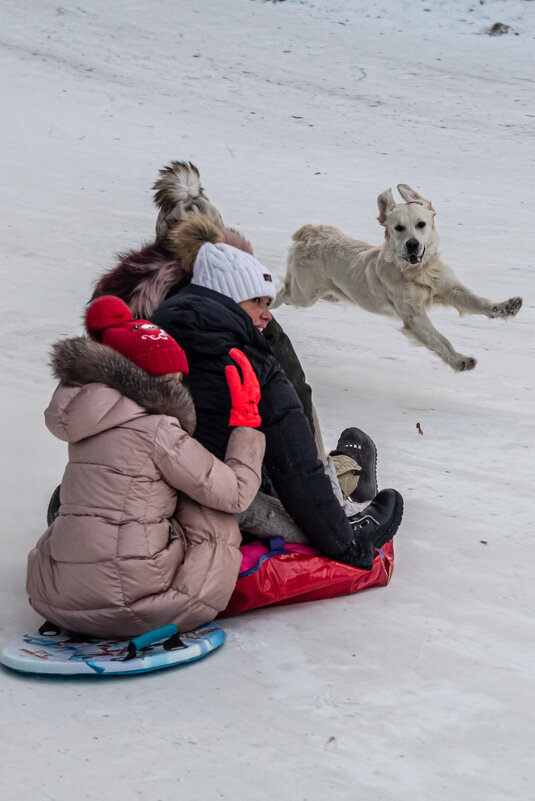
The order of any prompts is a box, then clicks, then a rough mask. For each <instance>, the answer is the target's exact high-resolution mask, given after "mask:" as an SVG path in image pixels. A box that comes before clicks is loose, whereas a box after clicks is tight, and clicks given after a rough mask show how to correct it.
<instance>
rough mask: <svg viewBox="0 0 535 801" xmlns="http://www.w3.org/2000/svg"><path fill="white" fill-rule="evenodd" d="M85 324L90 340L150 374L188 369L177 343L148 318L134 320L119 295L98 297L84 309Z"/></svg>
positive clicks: (184, 356) (184, 355) (181, 371)
mask: <svg viewBox="0 0 535 801" xmlns="http://www.w3.org/2000/svg"><path fill="white" fill-rule="evenodd" d="M85 326H86V328H87V333H88V334H89V336H90V337H91V338H92V339H96V340H97V342H102V344H103V345H108V346H109V347H110V348H114V349H115V350H117V351H119V353H122V355H123V356H126V358H127V359H130V361H131V362H134V364H137V366H138V367H141V369H142V370H145V371H146V372H147V373H151V375H165V374H166V373H187V372H188V362H187V359H186V354H185V353H184V351H183V350H182V348H181V347H180V345H178V344H177V343H176V342H175V340H174V339H173V338H172V337H170V336H169V334H166V333H165V331H162V329H161V328H158V326H157V325H153V324H152V323H150V322H149V321H148V320H134V318H133V317H132V314H131V312H130V309H129V308H128V306H127V305H126V303H124V301H122V300H121V299H120V298H116V297H114V296H113V295H103V296H102V297H100V298H97V300H95V301H94V302H93V303H92V304H91V306H90V307H89V308H88V310H87V313H86V316H85Z"/></svg>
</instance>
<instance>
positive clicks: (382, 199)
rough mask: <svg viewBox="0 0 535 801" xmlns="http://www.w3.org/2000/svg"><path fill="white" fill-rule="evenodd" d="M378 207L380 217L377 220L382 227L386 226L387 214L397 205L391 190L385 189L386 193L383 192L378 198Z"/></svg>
mask: <svg viewBox="0 0 535 801" xmlns="http://www.w3.org/2000/svg"><path fill="white" fill-rule="evenodd" d="M377 205H378V206H379V216H378V217H377V219H378V220H379V222H380V223H381V225H384V224H385V223H386V215H387V213H388V212H389V211H390V210H391V209H393V208H394V206H395V205H396V204H395V202H394V196H393V194H392V190H391V189H385V191H384V192H381V194H380V195H379V197H378V198H377Z"/></svg>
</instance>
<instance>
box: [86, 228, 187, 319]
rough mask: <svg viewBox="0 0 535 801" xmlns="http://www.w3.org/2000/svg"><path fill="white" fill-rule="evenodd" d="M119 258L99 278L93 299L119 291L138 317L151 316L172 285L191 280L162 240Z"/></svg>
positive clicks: (133, 313)
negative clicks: (116, 263) (110, 268)
mask: <svg viewBox="0 0 535 801" xmlns="http://www.w3.org/2000/svg"><path fill="white" fill-rule="evenodd" d="M119 258H120V259H121V261H120V262H119V264H118V265H117V266H116V267H114V268H113V269H112V270H110V271H109V272H107V273H105V274H104V275H103V276H101V278H99V280H98V281H97V283H96V285H95V289H94V290H93V294H92V295H91V299H90V302H92V301H93V300H95V299H96V298H99V297H100V296H101V295H116V297H118V298H121V300H124V302H125V303H126V304H127V305H128V307H129V308H130V311H131V312H132V316H133V317H134V318H135V319H141V318H143V319H144V318H147V317H150V315H151V314H152V313H153V312H154V311H155V310H156V309H157V308H158V306H159V305H160V303H161V302H162V300H163V299H164V298H165V296H166V295H167V293H168V292H169V290H170V289H171V287H172V286H174V285H175V284H178V283H180V281H182V280H184V281H185V282H186V281H187V280H189V276H188V277H186V274H185V272H184V270H183V269H182V267H181V265H180V262H179V261H177V260H176V259H175V258H174V256H173V255H172V254H171V253H169V251H168V250H167V248H165V247H164V246H163V244H162V243H160V242H154V243H153V244H152V245H147V246H146V247H144V248H143V249H142V250H140V251H137V252H136V251H130V253H125V254H122V255H120V256H119Z"/></svg>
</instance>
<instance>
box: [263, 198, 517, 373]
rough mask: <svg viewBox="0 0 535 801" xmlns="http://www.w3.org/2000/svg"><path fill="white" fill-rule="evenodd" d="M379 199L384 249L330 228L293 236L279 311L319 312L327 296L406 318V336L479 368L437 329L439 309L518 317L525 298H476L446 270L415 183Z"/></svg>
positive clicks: (307, 228)
mask: <svg viewBox="0 0 535 801" xmlns="http://www.w3.org/2000/svg"><path fill="white" fill-rule="evenodd" d="M398 191H399V193H400V195H401V196H402V198H403V200H405V201H406V202H405V203H395V201H394V198H393V195H392V190H391V189H387V190H386V191H385V192H383V193H382V194H380V195H379V197H378V198H377V203H378V205H379V217H378V220H379V222H380V224H381V225H383V226H384V229H385V241H384V243H383V244H382V245H381V247H374V246H372V245H368V244H367V243H366V242H359V241H358V240H356V239H351V238H350V237H348V236H346V235H345V234H343V233H342V232H341V231H339V230H338V228H333V227H331V226H329V225H304V226H303V227H302V228H300V229H299V230H298V231H296V233H295V234H294V235H293V244H292V246H291V247H290V252H289V255H288V262H287V272H286V277H285V279H284V284H283V287H282V289H281V290H280V292H279V294H278V295H277V299H276V302H275V304H274V306H278V305H280V304H281V303H290V304H292V305H294V306H311V305H312V304H313V303H315V302H316V301H317V300H319V299H320V298H323V299H325V300H332V301H336V300H346V301H349V302H350V303H356V304H357V305H359V306H362V308H363V309H366V310H367V311H370V312H373V313H374V314H388V315H394V316H398V317H399V318H400V319H401V320H402V321H403V323H404V330H405V332H406V333H410V334H412V335H413V336H414V337H416V339H418V340H419V341H420V342H421V343H423V344H424V345H426V346H427V347H428V348H429V349H430V350H433V351H435V353H437V354H438V355H439V356H440V358H441V359H443V360H444V361H445V362H446V363H447V364H449V365H450V367H453V369H454V370H472V369H473V368H474V367H475V365H476V360H475V359H474V358H473V357H471V356H463V355H462V354H461V353H457V351H456V350H454V348H453V346H452V344H451V342H449V341H448V340H447V339H446V337H445V336H443V335H442V334H441V333H440V332H439V331H437V329H436V328H435V327H434V326H433V324H432V323H431V321H430V319H429V317H428V316H427V310H428V309H430V308H431V306H433V304H442V305H444V306H453V307H454V308H455V309H457V310H458V312H459V314H485V315H486V316H487V317H511V316H513V315H515V314H516V313H517V312H518V310H519V309H520V307H521V306H522V298H518V297H516V298H510V299H509V300H506V301H504V302H503V303H493V302H492V301H490V300H487V299H486V298H481V297H479V296H478V295H475V294H474V293H473V292H471V291H470V290H469V289H468V288H467V287H465V286H463V284H462V283H461V282H460V281H459V279H458V278H457V276H456V275H455V273H454V272H453V270H452V269H451V268H450V267H448V266H447V265H446V264H444V263H443V262H442V261H441V259H440V255H439V253H438V251H437V247H438V235H437V232H436V230H435V220H434V218H435V210H434V209H433V206H432V205H431V203H430V202H429V200H425V199H424V198H423V197H420V195H419V194H418V193H417V192H415V191H414V189H411V187H410V186H407V184H399V185H398Z"/></svg>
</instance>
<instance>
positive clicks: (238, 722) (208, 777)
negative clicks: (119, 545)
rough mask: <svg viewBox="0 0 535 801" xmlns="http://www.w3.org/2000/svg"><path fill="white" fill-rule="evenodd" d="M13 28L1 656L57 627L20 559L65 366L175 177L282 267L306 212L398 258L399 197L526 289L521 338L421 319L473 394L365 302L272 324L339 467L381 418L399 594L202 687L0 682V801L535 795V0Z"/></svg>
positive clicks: (82, 9)
mask: <svg viewBox="0 0 535 801" xmlns="http://www.w3.org/2000/svg"><path fill="white" fill-rule="evenodd" d="M1 17H2V25H1V38H0V69H1V75H2V110H3V113H2V125H1V126H0V154H1V155H0V159H1V169H2V176H3V180H2V187H1V190H0V191H1V196H2V201H3V204H2V216H1V225H2V239H3V253H4V256H3V265H4V266H3V268H2V309H1V317H0V319H1V343H2V347H1V353H0V360H1V370H2V400H1V403H2V416H1V431H0V442H1V444H2V448H1V450H2V468H1V470H2V472H1V476H2V490H3V492H2V496H3V502H2V507H1V521H2V546H3V547H2V561H1V568H0V569H1V584H0V593H1V595H0V603H1V608H2V616H1V630H0V633H1V640H2V643H3V642H7V641H8V640H9V639H11V638H13V637H14V636H16V635H18V634H19V633H20V632H23V631H29V630H32V629H34V628H35V626H36V625H38V623H39V621H38V618H37V616H36V615H35V614H34V613H33V612H32V610H31V608H30V607H29V606H28V604H27V599H26V594H25V589H24V578H25V564H26V555H27V552H28V551H29V550H30V548H31V547H32V546H33V544H34V543H35V541H36V539H37V538H38V536H39V535H40V534H41V533H42V531H43V529H44V527H45V510H46V506H47V503H48V499H49V496H50V494H51V492H52V490H53V489H54V487H55V486H56V484H57V483H58V482H59V480H60V478H61V474H62V471H63V466H64V462H65V457H66V453H65V448H64V446H63V445H62V444H61V443H59V442H57V441H55V440H54V439H53V437H51V435H50V434H48V432H47V431H46V429H45V427H44V423H43V417H42V412H43V409H44V407H45V406H46V405H47V403H48V400H49V396H50V394H51V392H52V390H53V380H52V378H51V375H50V372H49V368H48V366H47V364H46V362H47V352H48V350H49V347H50V344H51V343H52V342H53V341H54V340H56V339H58V338H60V337H62V336H70V335H73V334H76V333H79V332H81V315H82V309H83V306H84V304H85V302H86V301H87V299H88V296H89V293H90V289H91V286H92V283H93V282H94V280H95V278H96V277H97V276H98V275H99V274H100V273H101V272H102V271H103V270H104V269H106V268H108V267H111V266H112V265H113V264H114V260H115V258H114V254H115V253H116V252H118V251H122V250H126V249H130V248H135V247H137V246H138V245H141V244H142V243H143V242H146V241H148V240H150V238H151V236H152V232H153V226H154V221H155V211H154V207H153V205H152V199H151V191H150V190H151V185H152V183H153V181H154V180H155V179H156V177H157V174H158V169H159V168H160V167H162V166H163V165H164V164H166V163H168V162H169V161H170V160H171V159H179V160H184V159H186V160H191V161H193V162H194V163H195V164H196V165H197V166H198V167H199V169H200V172H201V178H202V183H203V185H204V186H205V188H206V190H207V193H208V196H209V197H210V199H211V200H212V201H213V202H214V203H215V204H216V205H217V207H218V208H219V209H220V211H221V213H222V214H223V217H224V219H225V222H226V223H227V224H229V225H233V226H236V227H238V228H239V229H240V230H241V231H242V232H243V233H244V234H245V235H246V236H248V237H249V238H250V240H251V241H252V243H253V245H254V247H255V251H256V254H257V256H258V257H259V258H261V259H262V260H263V261H264V262H265V263H266V264H269V265H270V266H271V267H272V268H273V269H274V271H275V272H276V273H277V274H279V275H282V274H283V272H284V262H285V255H286V250H287V247H288V245H289V242H290V239H291V234H292V232H293V231H294V230H295V229H296V228H297V227H299V226H300V225H302V224H304V223H306V222H317V223H319V222H324V223H329V224H333V225H336V226H338V227H340V228H342V229H343V230H344V231H346V232H347V233H348V234H352V235H354V236H356V237H358V238H362V239H366V240H368V241H370V242H373V243H379V242H380V240H381V236H382V230H381V229H380V227H379V226H378V224H377V221H376V219H375V218H376V216H377V206H376V197H377V195H378V194H379V193H380V192H381V191H383V190H384V189H386V188H387V187H389V186H393V187H395V185H396V184H397V183H409V184H410V185H411V186H413V187H415V188H416V189H417V190H418V191H420V192H421V193H422V194H423V195H424V196H426V197H429V198H430V199H431V200H432V201H433V203H434V205H435V208H436V209H437V211H438V214H437V226H438V229H439V232H440V234H441V242H442V253H443V256H444V258H445V260H446V261H447V262H448V263H450V264H451V265H452V266H453V267H454V269H455V270H456V271H457V272H458V274H459V275H460V277H461V278H462V279H463V280H464V281H465V282H466V283H467V284H468V285H469V286H471V287H472V288H473V289H474V290H476V291H477V292H479V293H480V294H483V295H485V296H487V297H491V298H492V299H494V300H504V299H506V298H508V297H511V296H512V295H517V294H518V295H521V296H523V298H524V306H523V308H522V310H521V312H520V313H519V315H518V317H516V318H515V319H513V320H511V321H507V322H502V321H499V320H487V319H485V318H479V317H464V318H462V319H461V318H459V317H458V316H457V314H456V313H455V312H454V311H453V310H451V309H438V310H436V311H434V312H433V313H432V318H433V320H434V322H435V323H436V324H437V325H438V327H439V328H440V329H441V331H442V332H443V333H445V334H446V336H448V338H450V339H451V340H452V342H453V343H454V345H455V346H456V347H457V349H458V350H460V351H461V352H463V353H467V354H469V355H474V356H475V357H476V358H477V359H478V365H477V368H476V369H475V371H474V372H472V373H465V374H456V373H454V372H453V371H452V370H451V369H450V368H448V367H447V366H446V365H445V364H443V363H442V362H441V361H440V360H439V359H438V357H436V356H435V355H434V354H432V353H431V352H429V351H428V350H427V349H425V348H415V347H414V346H413V345H411V344H410V342H409V341H408V340H407V339H406V338H405V337H403V336H402V335H401V334H400V332H399V325H398V324H397V323H396V322H395V321H393V320H388V319H383V318H379V317H374V316H372V315H370V314H367V313H365V312H364V311H361V310H360V309H358V308H356V307H351V306H344V305H337V304H329V303H326V302H322V303H318V304H317V305H315V306H313V307H312V308H310V309H301V310H295V309H292V308H290V307H284V308H282V309H280V310H278V311H277V317H278V319H279V320H280V322H281V323H282V324H283V326H284V328H285V329H286V330H287V332H288V333H289V334H290V336H291V337H292V340H293V342H294V345H295V347H296V350H297V351H298V353H299V355H300V357H301V358H302V362H303V365H304V366H305V369H306V372H307V376H308V379H309V381H310V383H311V384H312V386H313V390H314V397H315V402H316V405H317V407H318V411H319V414H320V418H321V421H322V426H323V430H324V435H325V438H326V441H327V445H328V447H332V446H333V445H334V444H335V442H336V438H337V436H338V434H339V432H340V431H341V430H342V428H344V427H346V426H348V425H357V426H360V427H362V428H364V429H365V430H367V431H368V432H369V433H370V434H371V435H372V436H373V437H374V439H375V441H376V443H377V446H378V450H379V479H380V484H381V486H382V487H385V486H394V487H396V488H398V489H399V490H400V491H401V492H402V493H403V495H404V497H405V503H406V511H405V517H404V521H403V524H402V526H401V528H400V530H399V533H398V535H397V536H396V541H395V547H396V564H395V570H394V575H393V578H392V581H391V583H390V585H389V586H388V587H387V588H384V589H376V590H371V591H369V592H365V593H362V594H359V595H355V596H351V597H345V598H338V599H334V600H331V601H324V602H321V603H313V604H303V605H297V606H293V607H286V608H278V609H272V610H264V611H256V612H253V613H249V614H247V615H244V616H241V617H237V618H233V619H230V620H227V621H225V623H224V627H225V629H226V631H227V633H228V638H227V643H226V645H225V647H224V648H223V649H222V650H221V651H220V652H217V653H216V654H214V655H213V656H212V657H210V658H208V659H206V660H205V661H201V662H199V663H196V664H194V665H192V666H189V667H186V668H184V669H179V670H170V671H163V672H161V673H156V674H151V675H150V676H140V677H136V678H131V679H117V680H113V679H110V680H109V681H107V680H101V681H99V680H85V679H81V680H74V681H72V680H70V681H67V680H61V679H59V680H53V679H35V678H25V677H24V676H19V675H17V674H15V673H10V672H9V671H7V670H5V669H4V670H2V671H1V673H0V691H1V696H0V697H1V703H2V716H3V722H4V727H3V735H2V749H1V753H2V756H1V758H0V775H1V776H2V785H3V787H4V794H5V798H9V799H17V801H46V800H47V799H53V801H67V800H68V799H69V801H70V799H71V798H77V799H82V800H83V799H89V800H90V801H96V800H97V799H98V800H99V801H116V799H138V800H139V801H175V799H188V800H189V799H193V798H200V799H202V801H216V800H217V799H232V801H236V800H241V799H252V800H253V801H264V800H265V801H268V800H269V801H271V799H275V798H276V799H281V801H323V800H324V799H328V801H339V800H340V801H346V799H359V801H372V799H373V801H415V799H417V800H418V801H420V799H421V800H422V801H423V800H424V799H425V800H426V801H427V800H428V799H432V800H433V801H451V800H452V799H455V801H505V800H506V799H507V801H530V799H533V798H535V790H534V789H533V781H534V778H535V775H534V774H535V770H534V764H533V758H532V757H533V754H532V743H533V739H534V736H535V732H534V724H533V702H534V672H533V661H534V658H533V641H534V636H533V635H534V622H533V617H534V616H533V611H534V605H533V591H532V586H533V557H532V553H533V517H534V511H535V510H534V503H533V495H534V493H533V485H532V482H533V478H534V474H535V471H534V468H535V465H534V463H533V432H534V426H533V410H534V400H535V397H534V396H535V393H534V372H535V371H534V357H533V325H534V318H535V314H534V304H533V286H534V281H533V277H532V269H533V242H532V240H533V235H532V231H533V202H532V197H533V186H534V184H535V174H534V169H533V167H534V147H533V130H534V122H535V104H534V80H535V79H534V71H533V66H534V63H535V62H534V58H533V56H534V44H535V2H530V1H529V0H479V2H477V1H476V0H473V1H472V2H469V0H442V2H440V3H437V2H433V0H421V1H419V0H412V1H409V0H405V2H403V1H402V0H376V1H375V2H374V1H373V0H368V1H367V2H366V1H365V0H338V2H337V1H336V0H303V1H300V0H286V2H282V3H271V2H262V1H261V0H202V2H200V0H198V1H197V2H195V0H174V2H173V0H152V2H150V0H134V1H133V2H130V3H128V2H126V1H125V0H114V2H109V0H108V2H106V1H105V0H92V2H89V0H78V2H76V3H70V2H66V3H64V4H63V5H62V6H58V5H57V3H55V2H52V1H51V0H20V2H5V3H3V4H2V11H1ZM496 22H501V23H504V24H507V25H509V26H510V29H511V30H510V31H509V32H508V33H507V34H505V35H503V36H489V35H488V34H487V33H486V31H487V30H488V29H489V28H490V27H491V26H492V25H493V24H494V23H496ZM416 423H420V426H421V428H422V431H423V436H421V435H419V434H418V432H417V429H416Z"/></svg>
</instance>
